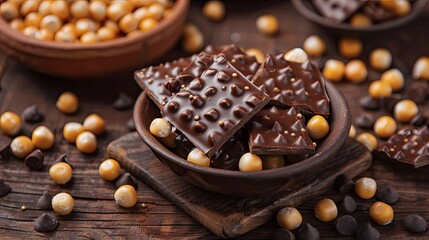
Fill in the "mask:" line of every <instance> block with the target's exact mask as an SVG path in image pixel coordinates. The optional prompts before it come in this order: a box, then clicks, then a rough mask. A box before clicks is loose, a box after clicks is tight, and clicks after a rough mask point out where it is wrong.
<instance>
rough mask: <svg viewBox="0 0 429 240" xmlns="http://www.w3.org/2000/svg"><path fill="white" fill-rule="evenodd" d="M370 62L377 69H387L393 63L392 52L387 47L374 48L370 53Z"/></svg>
mask: <svg viewBox="0 0 429 240" xmlns="http://www.w3.org/2000/svg"><path fill="white" fill-rule="evenodd" d="M369 64H370V66H371V67H372V68H373V69H375V70H379V71H382V70H386V69H388V68H389V67H390V65H392V54H391V53H390V52H389V50H387V49H385V48H377V49H374V50H373V51H372V52H371V53H370V55H369Z"/></svg>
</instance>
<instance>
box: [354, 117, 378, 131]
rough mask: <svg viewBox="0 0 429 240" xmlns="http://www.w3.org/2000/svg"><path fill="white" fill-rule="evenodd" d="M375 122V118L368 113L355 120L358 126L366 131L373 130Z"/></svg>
mask: <svg viewBox="0 0 429 240" xmlns="http://www.w3.org/2000/svg"><path fill="white" fill-rule="evenodd" d="M374 122H375V119H374V117H373V116H372V115H371V114H368V113H363V114H362V115H360V116H359V117H357V118H356V120H355V124H356V126H357V127H359V128H362V129H365V130H371V129H372V127H373V126H374Z"/></svg>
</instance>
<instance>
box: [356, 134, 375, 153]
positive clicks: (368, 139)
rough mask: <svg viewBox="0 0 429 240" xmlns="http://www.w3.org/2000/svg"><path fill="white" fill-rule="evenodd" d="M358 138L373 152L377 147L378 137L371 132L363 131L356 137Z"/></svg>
mask: <svg viewBox="0 0 429 240" xmlns="http://www.w3.org/2000/svg"><path fill="white" fill-rule="evenodd" d="M356 140H357V141H358V142H360V143H362V144H363V145H364V146H365V147H366V148H368V150H369V151H371V152H372V151H373V150H375V149H376V148H377V144H378V141H377V138H376V137H375V136H374V135H372V134H371V133H368V132H363V133H361V134H359V135H358V136H357V137H356Z"/></svg>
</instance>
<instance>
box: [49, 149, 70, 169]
mask: <svg viewBox="0 0 429 240" xmlns="http://www.w3.org/2000/svg"><path fill="white" fill-rule="evenodd" d="M59 162H65V163H67V164H68V165H70V167H72V168H73V165H72V164H71V163H70V161H69V158H68V157H67V154H65V153H64V154H61V155H60V156H59V157H57V158H56V159H55V160H54V161H53V162H52V165H54V164H55V163H59Z"/></svg>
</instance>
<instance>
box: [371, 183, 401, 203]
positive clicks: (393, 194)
mask: <svg viewBox="0 0 429 240" xmlns="http://www.w3.org/2000/svg"><path fill="white" fill-rule="evenodd" d="M376 197H377V199H378V200H380V201H382V202H385V203H387V204H389V205H392V204H395V203H397V202H398V200H399V193H398V192H397V191H396V189H395V188H393V187H392V186H382V187H379V188H378V189H377V193H376Z"/></svg>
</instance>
